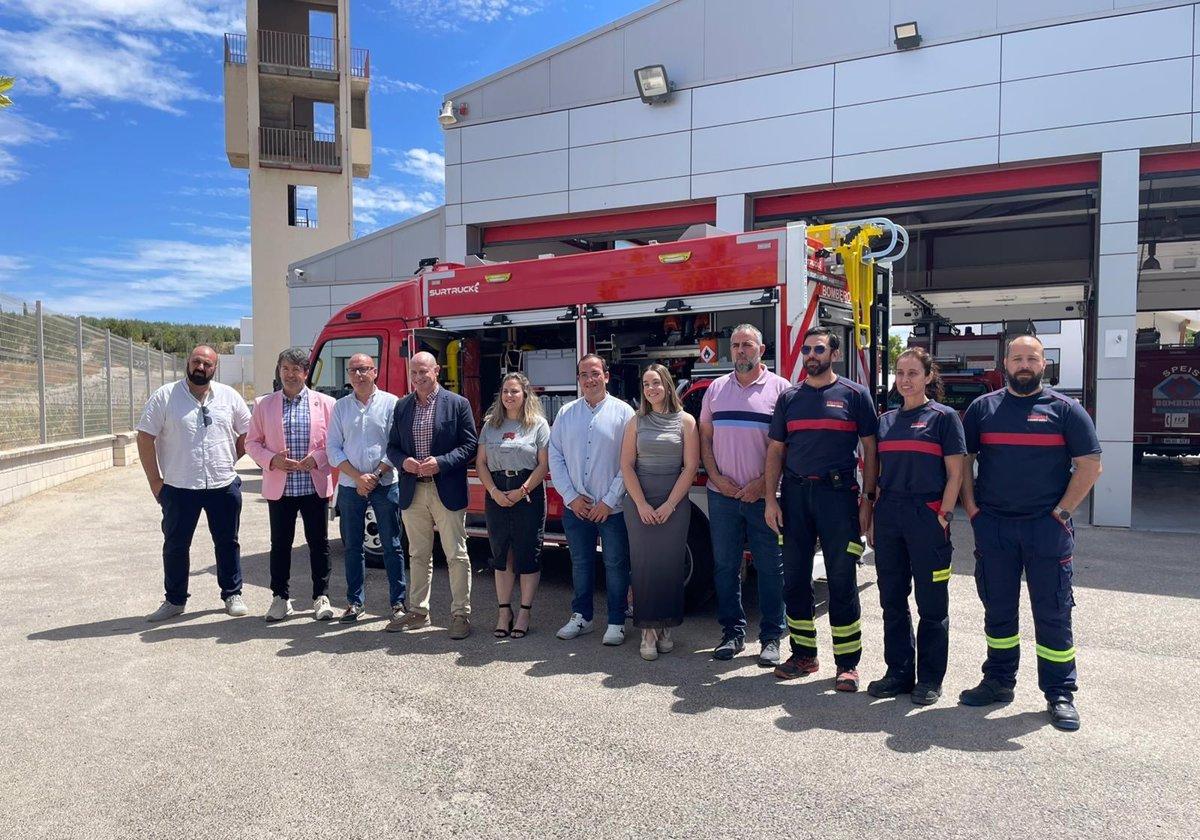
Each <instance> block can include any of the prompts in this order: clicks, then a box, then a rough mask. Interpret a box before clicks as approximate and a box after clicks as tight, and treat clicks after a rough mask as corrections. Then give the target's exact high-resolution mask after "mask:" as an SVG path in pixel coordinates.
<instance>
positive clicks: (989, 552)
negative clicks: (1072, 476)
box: [971, 511, 1078, 700]
mask: <svg viewBox="0 0 1200 840" xmlns="http://www.w3.org/2000/svg"><path fill="white" fill-rule="evenodd" d="M971 525H972V526H973V527H974V530H975V584H976V586H977V588H978V589H979V597H980V599H981V600H982V601H983V610H984V633H985V635H986V636H987V659H986V660H985V661H984V663H983V673H984V676H987V677H991V678H992V679H994V680H996V681H998V682H1000V683H1002V684H1003V685H1006V686H1009V687H1012V686H1015V685H1016V684H1017V665H1018V664H1019V662H1020V659H1021V638H1020V636H1019V634H1018V629H1017V606H1018V603H1019V601H1020V597H1021V572H1022V571H1024V573H1025V583H1026V585H1027V586H1028V587H1029V605H1030V607H1032V609H1033V629H1034V635H1035V636H1036V638H1037V648H1036V650H1037V663H1038V687H1039V688H1041V690H1042V693H1043V694H1045V695H1046V698H1047V699H1049V700H1055V699H1058V698H1061V697H1068V698H1069V697H1071V696H1072V695H1073V694H1074V693H1075V691H1077V690H1078V686H1077V684H1076V673H1075V645H1074V642H1073V641H1072V637H1071V608H1072V607H1073V606H1075V598H1074V595H1073V594H1072V589H1071V578H1072V575H1073V571H1072V565H1071V563H1072V558H1073V555H1074V553H1075V529H1074V528H1073V527H1072V525H1071V524H1070V523H1066V524H1064V523H1062V522H1060V521H1059V520H1058V519H1057V518H1056V517H1054V516H1052V515H1050V514H1046V515H1045V516H1038V517H1034V518H1031V519H1005V518H1003V517H999V516H995V515H994V514H990V513H987V512H985V511H980V512H979V513H978V514H976V516H975V518H974V519H973V520H971Z"/></svg>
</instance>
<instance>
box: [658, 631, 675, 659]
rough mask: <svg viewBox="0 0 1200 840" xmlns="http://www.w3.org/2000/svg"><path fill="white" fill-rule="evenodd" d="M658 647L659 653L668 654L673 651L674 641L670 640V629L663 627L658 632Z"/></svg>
mask: <svg viewBox="0 0 1200 840" xmlns="http://www.w3.org/2000/svg"><path fill="white" fill-rule="evenodd" d="M656 646H657V647H658V652H659V653H670V652H671V651H673V650H675V640H674V639H672V638H671V628H670V627H664V628H663V629H661V630H659V631H658V644H657V645H656Z"/></svg>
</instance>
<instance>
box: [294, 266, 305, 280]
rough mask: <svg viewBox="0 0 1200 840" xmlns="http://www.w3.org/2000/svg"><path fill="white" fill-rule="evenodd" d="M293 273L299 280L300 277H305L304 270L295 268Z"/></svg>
mask: <svg viewBox="0 0 1200 840" xmlns="http://www.w3.org/2000/svg"><path fill="white" fill-rule="evenodd" d="M292 273H293V274H295V275H296V277H297V278H300V277H303V276H304V269H303V268H293V269H292Z"/></svg>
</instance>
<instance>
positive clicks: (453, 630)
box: [425, 615, 471, 639]
mask: <svg viewBox="0 0 1200 840" xmlns="http://www.w3.org/2000/svg"><path fill="white" fill-rule="evenodd" d="M425 620H426V623H428V621H429V619H428V617H426V619H425ZM470 635H471V619H469V618H467V617H466V616H465V615H456V616H454V617H453V618H451V619H450V638H451V639H465V638H467V636H470Z"/></svg>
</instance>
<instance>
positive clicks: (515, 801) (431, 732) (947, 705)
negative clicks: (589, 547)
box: [0, 462, 1200, 840]
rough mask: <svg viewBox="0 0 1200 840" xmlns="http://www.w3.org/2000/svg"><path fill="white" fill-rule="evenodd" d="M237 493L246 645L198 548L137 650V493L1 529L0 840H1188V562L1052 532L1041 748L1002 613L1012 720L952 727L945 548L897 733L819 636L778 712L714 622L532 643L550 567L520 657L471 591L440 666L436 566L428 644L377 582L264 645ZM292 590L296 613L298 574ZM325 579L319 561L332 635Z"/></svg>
mask: <svg viewBox="0 0 1200 840" xmlns="http://www.w3.org/2000/svg"><path fill="white" fill-rule="evenodd" d="M244 463H245V464H247V467H248V468H247V469H245V470H244V471H243V476H244V479H245V488H244V489H245V491H246V494H245V504H244V508H243V515H242V530H241V533H242V547H243V564H244V570H245V577H246V588H245V597H246V601H247V603H248V604H249V606H250V609H251V615H250V616H249V617H246V618H240V619H232V618H229V617H227V616H225V615H224V613H223V612H221V610H220V607H221V603H220V601H219V598H218V592H217V584H216V577H215V574H214V567H213V559H212V548H211V541H210V540H209V539H208V536H207V533H206V532H205V530H204V525H203V522H202V523H201V528H200V531H199V532H198V535H197V539H196V542H195V545H194V549H193V569H192V582H191V593H192V598H191V600H190V601H189V603H188V612H187V613H185V614H184V615H183V616H181V617H180V618H178V619H174V620H171V621H168V622H164V623H163V624H158V625H151V624H147V623H146V622H145V621H144V616H145V614H147V613H149V612H150V611H151V610H153V609H154V608H155V607H156V606H157V605H158V603H159V602H160V600H161V597H162V590H161V583H162V571H161V560H160V551H161V532H160V530H159V515H158V507H157V505H156V504H155V502H154V501H153V499H152V497H151V496H150V494H149V491H148V490H147V489H146V485H145V481H144V478H143V476H142V472H141V469H140V467H138V466H136V465H135V466H133V467H127V468H117V469H114V470H110V471H107V472H104V473H99V474H96V475H92V476H89V477H87V478H84V479H80V480H78V481H75V482H73V483H71V484H67V485H63V486H61V487H58V488H54V489H52V490H49V491H46V492H43V493H41V494H38V495H36V496H34V497H31V498H28V499H25V500H23V501H21V502H18V503H16V504H13V505H9V506H7V507H4V508H0V609H2V610H3V615H4V617H5V620H4V622H3V626H2V627H0V698H2V706H0V709H2V711H3V715H4V717H5V725H4V727H3V732H4V738H3V744H4V749H3V761H0V791H3V803H4V807H3V808H0V836H4V837H21V838H42V837H46V838H49V837H54V838H151V837H164V838H166V837H170V838H209V837H212V838H218V837H220V838H227V837H250V836H254V837H298V836H304V837H339V838H377V837H385V836H411V837H414V838H426V837H429V838H440V837H468V838H476V837H513V836H521V835H527V836H532V837H563V838H568V837H569V838H589V837H638V838H644V837H687V838H709V837H711V838H718V837H719V838H728V837H752V836H757V837H761V836H786V837H789V838H801V837H821V838H830V839H831V840H834V839H835V838H864V837H920V838H1024V837H1029V838H1038V840H1046V838H1054V840H1060V838H1088V840H1098V838H1109V837H1112V838H1118V837H1119V838H1128V837H1139V838H1184V837H1189V838H1190V837H1193V836H1195V835H1196V829H1195V824H1196V820H1197V816H1198V814H1197V810H1196V790H1197V781H1198V780H1200V771H1198V770H1197V760H1198V758H1197V757H1198V756H1200V735H1198V730H1200V713H1198V712H1197V703H1196V698H1197V697H1198V696H1200V675H1198V669H1197V667H1196V666H1197V660H1198V659H1200V633H1198V632H1197V628H1200V561H1198V560H1197V557H1198V556H1200V552H1197V549H1196V542H1195V537H1194V536H1189V535H1186V534H1166V533H1150V532H1129V531H1118V530H1107V529H1099V528H1081V529H1080V532H1079V538H1078V550H1077V553H1076V566H1075V569H1076V572H1075V580H1076V601H1077V603H1078V607H1077V610H1076V645H1077V647H1078V649H1079V659H1078V661H1079V671H1080V693H1079V695H1078V698H1077V699H1078V704H1079V709H1080V712H1081V714H1082V717H1083V728H1082V729H1081V730H1080V731H1079V732H1076V733H1063V732H1058V731H1056V730H1054V729H1053V728H1051V727H1050V726H1049V725H1048V723H1047V718H1046V716H1045V713H1044V702H1043V700H1042V698H1041V696H1040V694H1039V692H1038V691H1037V687H1036V677H1035V673H1034V671H1035V667H1034V666H1035V660H1034V656H1033V634H1032V621H1031V620H1030V618H1029V612H1028V604H1027V602H1026V603H1025V604H1024V605H1023V618H1022V628H1021V637H1022V655H1023V667H1022V672H1021V684H1020V685H1019V686H1018V689H1017V697H1016V700H1015V702H1013V703H1011V704H1009V705H1006V706H999V707H992V708H988V709H970V708H965V707H961V706H958V705H957V704H956V702H955V698H956V697H957V694H958V692H959V691H960V690H961V689H963V688H966V687H969V686H971V685H974V684H975V683H976V682H977V681H978V678H979V664H980V662H981V661H982V657H983V655H984V651H985V646H984V639H983V628H982V610H981V608H980V605H979V600H978V598H977V596H976V593H975V586H974V581H973V579H972V577H971V571H972V545H971V538H970V533H969V527H967V526H965V525H960V524H959V523H958V522H956V523H955V525H954V541H955V544H956V553H955V559H954V564H955V565H954V568H955V573H954V575H953V578H952V580H951V583H950V600H951V621H952V629H951V634H952V635H951V645H950V671H949V674H948V676H947V679H946V685H945V689H946V696H945V697H944V698H943V700H942V701H941V702H940V703H938V704H937V705H934V706H932V707H928V708H923V709H918V708H916V707H914V706H913V705H912V704H911V703H910V702H909V701H908V700H907V699H906V698H902V699H899V700H874V699H872V698H870V697H869V696H867V694H866V693H865V692H862V693H858V694H854V695H846V694H838V693H835V692H834V691H833V671H832V659H831V657H830V655H829V631H828V623H827V621H826V620H825V618H824V616H823V615H822V617H821V618H819V619H818V622H817V627H818V639H819V642H820V644H821V652H822V669H821V671H820V672H819V673H818V674H816V675H815V676H814V677H811V678H808V679H804V680H798V681H795V682H790V683H781V682H779V681H777V680H775V679H774V678H773V677H772V676H771V674H770V672H769V671H765V670H761V669H759V668H757V667H756V666H755V663H754V657H753V655H752V654H753V653H756V652H757V647H758V646H757V644H751V645H748V647H747V651H746V653H745V654H743V655H742V656H740V657H738V658H737V659H735V660H734V661H732V662H726V663H719V662H715V661H713V660H712V659H711V657H710V655H709V652H710V650H711V647H712V645H714V644H715V643H716V642H717V641H718V638H719V635H720V634H719V628H718V627H717V625H716V622H715V620H714V618H713V614H712V610H711V606H710V607H709V608H708V609H707V610H706V611H703V612H701V613H699V614H695V615H690V616H689V617H688V619H687V621H686V622H685V624H684V626H683V627H682V628H679V630H678V631H676V637H677V646H676V650H675V651H674V652H673V653H670V654H667V655H664V656H662V657H661V658H660V659H659V660H658V661H656V662H644V661H642V660H641V659H640V658H639V657H638V652H637V644H636V631H634V630H633V629H632V628H631V630H630V633H629V639H628V641H627V642H626V643H625V645H624V646H622V647H619V648H606V647H603V646H601V644H600V635H601V634H600V633H599V632H596V633H593V634H592V635H589V636H584V637H581V638H580V639H577V640H575V641H571V642H563V641H559V640H558V639H556V638H555V637H554V630H555V629H556V628H557V627H558V626H559V625H560V624H562V622H563V621H564V620H565V619H566V617H567V614H568V612H569V604H570V597H571V596H570V572H569V564H568V563H567V562H566V557H565V554H563V553H561V552H550V553H549V554H548V556H547V558H546V560H547V573H546V575H545V578H546V579H545V582H544V584H543V587H542V591H541V592H539V594H538V597H537V603H536V607H535V610H534V613H533V618H534V620H533V632H532V633H531V634H530V635H529V636H528V637H527V638H525V639H522V640H504V641H496V640H494V639H493V638H492V637H491V632H490V631H491V628H492V627H493V626H494V624H495V620H496V607H495V592H494V590H493V588H492V584H491V580H490V575H487V574H478V575H476V576H475V577H474V596H473V603H474V607H475V611H476V612H475V621H476V627H475V633H474V634H473V635H472V636H471V637H470V638H469V639H467V640H465V641H462V642H454V641H451V640H450V639H449V638H448V637H447V634H446V630H445V627H446V625H447V623H448V621H449V615H448V612H449V609H448V607H449V594H448V586H447V581H446V571H445V568H444V567H441V566H439V567H438V568H437V569H436V570H435V587H434V599H433V619H434V626H433V627H430V628H427V629H425V630H421V631H417V632H414V633H411V634H400V635H395V634H389V633H383V632H381V630H382V628H383V625H384V618H383V616H382V615H381V613H382V612H383V611H384V609H385V607H386V601H387V591H386V581H385V579H384V576H383V572H382V571H377V570H371V572H370V573H369V575H368V582H367V610H368V613H369V615H368V616H367V618H366V619H365V620H363V621H360V622H359V623H358V624H357V625H353V626H346V625H340V624H337V623H333V624H329V623H317V622H314V621H312V620H311V617H310V616H309V615H308V614H307V612H302V613H301V614H300V615H298V616H297V617H296V618H294V619H292V620H289V621H286V622H283V623H280V624H272V625H268V624H266V623H265V622H264V621H263V620H262V617H261V616H262V614H263V613H264V612H265V611H266V608H267V606H268V605H269V602H270V592H269V589H268V588H267V583H268V571H267V551H268V546H269V540H268V528H267V515H266V503H265V502H263V501H262V500H261V498H260V497H259V496H258V493H257V491H258V485H259V478H258V475H257V473H256V472H255V471H254V470H252V469H250V468H249V462H244ZM298 530H299V529H298ZM297 539H298V542H299V541H301V540H302V537H300V536H298V538H297ZM293 564H294V565H293V573H292V586H293V593H294V596H295V597H296V603H297V606H298V607H300V608H304V609H305V610H307V608H308V606H309V604H310V599H309V597H308V596H309V594H310V593H309V592H308V588H309V583H308V569H307V552H306V550H305V549H304V548H303V547H298V548H297V549H296V551H295V552H294V561H293ZM340 565H341V552H340V546H337V547H336V548H335V553H334V568H335V571H334V580H333V584H332V595H333V600H334V603H335V605H336V606H337V607H338V608H339V609H340V608H341V607H342V606H344V603H345V602H344V593H345V589H344V579H343V576H342V574H341V571H340ZM860 586H861V595H862V600H863V607H864V609H863V638H864V645H865V653H864V659H863V664H862V668H861V671H862V674H863V679H864V684H865V682H866V681H867V680H870V679H873V678H875V677H877V676H879V675H880V674H881V673H882V671H883V665H882V647H881V620H880V612H879V605H878V593H877V590H876V588H875V585H874V570H873V568H871V567H870V566H867V567H865V568H863V569H862V570H861V574H860ZM750 600H751V601H753V599H752V598H751V599H750ZM600 601H601V599H600V598H597V605H598V606H599V605H600ZM752 612H753V611H752ZM598 614H600V615H602V611H599V612H598ZM754 619H756V613H754V615H753V616H752V620H754Z"/></svg>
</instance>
